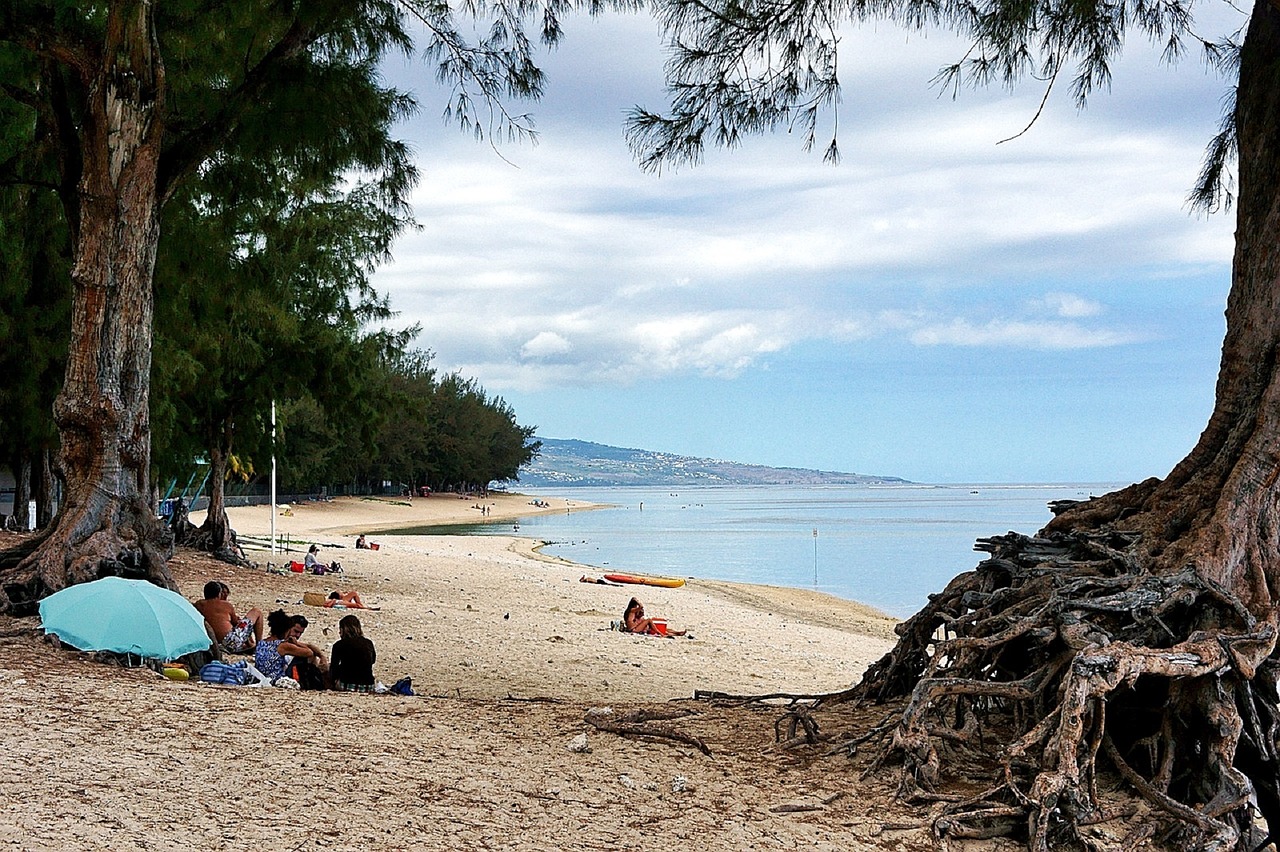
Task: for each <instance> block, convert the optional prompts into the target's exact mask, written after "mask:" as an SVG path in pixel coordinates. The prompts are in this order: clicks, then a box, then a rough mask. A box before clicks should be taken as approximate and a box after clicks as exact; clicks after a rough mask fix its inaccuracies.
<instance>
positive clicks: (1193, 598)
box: [780, 531, 1280, 852]
mask: <svg viewBox="0 0 1280 852" xmlns="http://www.w3.org/2000/svg"><path fill="white" fill-rule="evenodd" d="M1137 539H1138V537H1137V536H1136V535H1132V534H1123V533H1116V532H1079V531H1076V532H1053V533H1045V534H1042V535H1041V536H1037V537H1028V536H1022V535H1017V534H1014V533H1010V534H1008V535H1006V536H999V537H995V538H991V539H984V540H982V541H980V542H979V543H978V545H977V547H978V549H980V550H985V551H987V552H988V553H990V558H988V559H987V560H985V561H984V562H982V563H981V564H980V565H979V566H978V567H977V569H976V570H974V571H972V572H968V573H966V574H962V575H960V576H959V577H957V578H955V579H954V580H953V581H952V582H951V583H950V584H949V585H948V587H947V588H946V589H945V590H944V591H943V592H942V593H940V594H938V595H934V596H932V597H931V598H930V601H929V603H928V605H926V606H925V608H924V609H922V610H921V611H920V612H919V613H917V614H916V615H915V616H914V617H912V618H911V619H909V620H907V621H905V622H903V623H902V624H901V625H899V627H898V634H899V637H900V639H899V642H898V644H897V645H896V646H895V647H894V649H893V650H892V651H890V652H889V653H888V654H886V655H885V657H883V658H882V659H881V660H879V661H878V662H876V663H875V664H874V665H872V666H871V667H870V669H868V671H867V674H866V676H865V677H864V679H863V681H862V682H861V683H859V684H858V685H856V686H855V687H853V688H851V689H849V690H846V691H844V692H842V693H837V694H834V695H828V696H822V697H818V698H816V699H815V701H814V705H822V704H831V703H835V702H840V701H848V700H856V701H859V702H868V701H870V702H880V701H887V700H893V701H895V702H899V701H900V702H902V703H901V705H900V708H899V709H896V710H894V711H892V712H891V714H890V716H889V718H887V719H886V720H885V722H883V723H882V724H880V725H878V726H876V727H875V729H873V730H872V731H870V732H868V733H864V734H862V735H860V736H858V737H857V738H856V739H850V740H846V741H845V743H844V744H843V746H842V745H841V744H834V745H831V746H829V748H828V753H839V752H841V751H842V750H843V751H844V752H845V753H848V752H849V751H851V750H852V748H853V747H855V746H856V745H857V744H860V743H864V742H868V741H876V740H878V741H879V742H880V743H881V744H882V746H881V749H882V750H881V752H880V754H879V756H878V758H877V760H876V761H875V763H874V765H873V766H872V769H871V770H868V771H875V770H877V769H879V768H881V767H883V766H885V765H887V764H898V765H900V766H901V773H902V774H901V783H900V788H899V793H900V795H901V796H903V797H906V798H908V799H918V800H920V801H928V802H933V803H940V804H941V808H942V809H941V811H940V812H938V813H937V814H936V815H935V818H934V824H933V830H934V832H935V835H936V836H937V837H938V839H939V841H940V842H941V843H943V844H944V845H945V841H946V838H956V839H958V838H973V837H987V836H993V835H995V834H1012V835H1015V836H1018V837H1021V838H1022V839H1023V840H1025V842H1026V843H1027V844H1028V847H1029V848H1030V849H1032V850H1036V852H1047V850H1050V849H1059V848H1062V849H1066V848H1070V849H1076V848H1082V847H1083V848H1089V849H1104V848H1121V847H1122V846H1123V844H1122V843H1120V842H1119V841H1118V840H1116V838H1119V837H1127V838H1130V839H1132V838H1137V837H1146V838H1149V839H1150V841H1151V842H1153V843H1157V844H1160V845H1163V846H1165V847H1167V848H1187V849H1206V850H1223V852H1225V850H1240V852H1243V850H1246V849H1248V850H1253V849H1255V848H1257V847H1258V846H1259V845H1261V842H1262V840H1263V835H1265V834H1266V832H1263V831H1260V830H1259V829H1258V827H1257V822H1256V819H1255V818H1256V817H1257V816H1259V815H1261V816H1262V817H1263V818H1264V819H1265V821H1266V823H1267V824H1268V825H1269V826H1270V827H1271V829H1272V830H1273V831H1274V830H1276V829H1278V828H1280V761H1278V760H1277V743H1280V694H1278V691H1277V678H1278V673H1280V662H1278V661H1277V659H1276V655H1277V616H1276V614H1275V613H1266V614H1263V615H1262V616H1255V615H1254V614H1251V613H1250V612H1249V610H1248V609H1247V608H1246V607H1245V606H1244V605H1243V604H1242V603H1241V601H1240V600H1239V599H1237V598H1236V596H1235V595H1233V594H1232V593H1231V591H1230V590H1227V589H1224V588H1222V587H1220V586H1219V585H1217V584H1215V583H1214V582H1212V581H1210V580H1208V579H1206V578H1204V577H1202V576H1201V575H1200V574H1199V573H1197V571H1196V570H1195V569H1194V567H1192V566H1187V567H1185V568H1182V569H1181V570H1175V571H1166V572H1164V573H1152V572H1150V571H1148V570H1146V569H1145V568H1144V564H1145V562H1144V560H1142V559H1141V558H1139V556H1138V555H1136V554H1137V553H1138V552H1139V551H1138V549H1137V547H1135V544H1136V542H1137ZM784 721H786V720H784ZM780 724H781V723H780ZM1103 775H1105V776H1106V777H1108V778H1110V779H1112V780H1113V781H1114V783H1118V784H1120V785H1121V787H1122V788H1123V789H1125V790H1127V796H1128V801H1129V802H1130V803H1134V802H1136V801H1137V800H1141V801H1144V802H1145V803H1146V806H1145V807H1143V808H1142V811H1141V814H1140V815H1139V816H1137V817H1135V816H1133V814H1134V812H1135V811H1134V808H1133V807H1130V808H1129V809H1128V811H1127V813H1128V814H1129V818H1130V819H1131V820H1132V822H1131V823H1130V824H1128V825H1127V827H1126V828H1122V829H1121V830H1120V831H1119V832H1118V833H1115V832H1110V831H1109V832H1106V833H1103V834H1098V833H1094V832H1092V831H1091V827H1092V826H1096V825H1098V824H1099V823H1102V822H1105V821H1107V820H1113V819H1121V818H1123V816H1122V813H1124V812H1126V811H1124V809H1123V808H1119V809H1118V808H1117V807H1116V806H1115V803H1114V802H1112V801H1110V798H1109V797H1110V791H1107V787H1108V785H1107V784H1101V783H1100V776H1103ZM960 776H963V777H966V778H967V779H968V780H969V782H970V783H972V782H973V781H975V780H976V781H979V782H983V781H985V784H986V792H984V793H982V794H980V795H978V796H969V797H966V798H964V799H963V800H961V799H960V798H959V797H957V796H955V795H952V794H949V793H947V792H945V791H946V790H947V789H948V785H949V784H950V782H951V781H952V779H955V778H958V777H960ZM1100 789H1101V790H1104V791H1107V794H1106V795H1104V794H1103V793H1101V792H1100ZM1139 823H1141V824H1139Z"/></svg>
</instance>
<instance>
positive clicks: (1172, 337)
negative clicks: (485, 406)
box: [374, 7, 1240, 483]
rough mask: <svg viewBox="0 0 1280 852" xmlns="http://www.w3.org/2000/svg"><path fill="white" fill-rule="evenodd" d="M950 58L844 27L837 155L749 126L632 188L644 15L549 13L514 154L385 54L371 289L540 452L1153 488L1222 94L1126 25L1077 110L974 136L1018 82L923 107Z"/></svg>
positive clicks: (1186, 398)
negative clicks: (388, 126) (532, 98)
mask: <svg viewBox="0 0 1280 852" xmlns="http://www.w3.org/2000/svg"><path fill="white" fill-rule="evenodd" d="M1224 8H1225V7H1224ZM1227 14H1231V13H1229V12H1228V13H1227ZM1239 24H1240V21H1238V20H1234V19H1232V18H1222V19H1220V20H1216V21H1212V22H1209V23H1208V26H1211V27H1212V28H1213V29H1214V31H1213V32H1208V31H1206V32H1207V34H1209V35H1218V34H1222V33H1224V32H1226V31H1227V30H1229V29H1232V28H1234V27H1236V26H1239ZM963 52H964V45H963V44H962V43H961V42H960V41H958V40H956V39H955V38H954V37H951V36H949V35H946V34H941V33H920V32H912V33H908V32H905V31H901V30H897V29H894V28H891V27H888V26H883V25H881V26H877V27H867V28H863V29H860V30H852V31H850V32H848V33H846V34H845V35H844V37H843V38H842V42H841V82H842V87H843V101H842V103H841V105H840V107H839V112H838V115H837V116H836V120H838V129H839V140H840V146H841V150H842V155H843V159H842V162H841V164H839V165H837V166H832V165H830V164H827V163H824V162H823V161H822V158H821V156H820V153H806V152H805V151H803V150H802V145H801V140H799V139H798V138H796V136H795V135H790V134H787V133H785V132H779V133H776V134H773V135H770V136H764V137H756V138H751V139H748V140H746V142H745V144H743V145H742V146H741V147H740V148H737V149H735V150H731V151H723V150H708V152H707V156H706V157H705V160H704V162H702V163H701V164H699V165H697V166H694V167H682V168H679V169H675V170H671V169H668V170H665V171H664V172H663V173H662V174H661V175H654V174H650V173H646V172H644V171H642V170H641V169H640V168H639V167H638V165H637V164H636V161H635V159H634V158H633V156H632V155H631V153H630V152H629V151H628V149H627V146H626V142H625V139H624V120H625V117H626V114H627V111H628V110H629V109H631V108H632V107H633V106H635V105H637V104H639V105H642V106H645V107H647V108H650V109H659V108H661V107H662V106H663V105H664V103H665V100H664V90H663V84H662V65H663V60H664V52H663V50H662V44H661V41H660V38H659V34H658V31H657V28H656V26H655V25H654V24H653V22H652V21H650V20H649V19H648V18H646V17H643V16H621V15H614V16H606V17H602V18H596V19H589V18H581V19H574V20H571V21H569V22H568V25H567V26H566V38H565V40H564V42H563V43H562V45H561V46H560V48H559V49H558V50H557V51H556V52H555V53H554V54H552V55H549V56H546V57H545V60H546V61H545V65H544V68H545V70H546V71H547V75H548V80H547V94H546V96H545V97H544V98H543V99H542V100H541V101H539V102H536V103H534V104H531V105H525V106H522V109H527V110H528V111H529V112H530V113H531V114H532V115H533V116H534V118H535V120H536V123H537V129H538V132H539V139H538V141H537V143H536V144H528V143H509V142H506V141H503V142H502V143H501V144H496V145H495V144H490V142H489V140H485V141H481V142H477V141H475V140H474V139H473V138H472V137H471V136H469V135H466V134H463V133H460V132H459V131H458V130H457V128H456V127H454V126H452V125H449V124H446V123H445V121H444V120H443V119H442V116H441V113H442V110H443V108H444V105H445V93H443V92H442V91H441V90H440V89H439V88H438V87H436V86H435V85H434V84H433V83H432V82H431V77H430V74H429V71H427V70H426V66H425V65H423V64H422V63H421V61H417V62H403V61H393V62H390V63H387V64H386V66H384V73H385V75H386V76H387V79H388V81H389V82H390V83H392V84H394V85H396V86H397V87H399V88H404V89H409V90H412V91H413V93H414V94H415V96H416V97H417V98H418V100H419V102H420V105H421V108H420V110H419V112H418V114H417V115H416V116H415V117H414V118H413V119H411V120H407V121H405V122H403V123H402V124H401V125H400V127H399V128H398V132H399V134H400V136H401V137H402V138H403V139H405V140H406V141H408V142H409V143H410V144H411V145H412V147H413V150H414V152H415V157H416V160H417V163H418V167H419V169H420V171H421V182H420V184H419V186H418V187H417V189H416V190H415V192H414V194H413V197H412V204H413V209H414V214H415V217H416V219H417V220H418V222H419V224H420V226H421V227H420V228H419V229H418V230H416V231H415V232H413V233H411V234H406V235H404V236H402V237H401V238H400V239H399V241H398V243H397V245H396V247H395V249H394V259H393V260H392V261H391V262H389V263H387V264H385V265H384V266H383V267H382V268H381V269H380V270H379V271H378V272H377V274H376V275H375V277H374V286H375V287H376V288H377V289H378V290H379V291H380V292H383V293H385V294H387V295H388V296H389V297H390V300H391V304H392V307H393V308H394V309H396V310H397V311H399V314H398V316H397V318H396V322H397V323H398V324H399V325H402V326H404V325H409V324H411V323H419V324H421V326H422V333H421V335H420V336H419V338H418V340H417V342H416V345H418V346H419V347H421V348H425V349H430V350H431V351H432V352H434V353H435V361H434V363H435V365H436V367H437V368H438V369H440V370H441V371H453V370H457V371H459V372H461V373H463V374H464V375H467V376H471V377H474V378H476V379H477V380H478V381H479V382H480V383H481V384H482V385H483V386H484V387H485V389H486V390H487V391H489V392H490V393H491V394H493V395H496V396H501V397H502V398H503V399H505V400H506V401H507V402H508V403H510V404H511V406H512V407H513V409H514V410H515V412H516V416H517V420H518V421H519V422H520V423H521V424H522V425H529V426H536V427H537V431H538V434H539V435H540V436H543V437H552V438H578V439H582V440H587V441H595V442H599V443H603V444H611V445H615V446H623V447H633V448H641V449H649V450H661V451H666V452H673V453H679V454H684V455H691V456H701V457H710V458H718V459H727V460H732V461H738V462H747V463H754V464H765V465H773V466H782V467H802V468H816V469H821V470H834V471H843V472H856V473H865V474H877V475H887V476H899V477H903V478H906V479H910V480H913V481H917V482H937V483H948V482H1130V481H1136V480H1139V479H1143V478H1146V477H1148V476H1163V475H1165V474H1166V473H1168V471H1169V470H1170V469H1171V468H1172V467H1173V465H1174V464H1176V463H1177V462H1178V461H1179V460H1180V459H1181V458H1182V457H1183V456H1184V455H1185V454H1186V453H1187V452H1188V451H1189V450H1190V449H1191V447H1192V446H1193V444H1194V443H1195V440H1196V438H1197V437H1198V435H1199V433H1200V431H1201V429H1202V428H1203V426H1204V424H1205V423H1206V422H1207V419H1208V415H1209V412H1210V410H1211V408H1212V403H1213V387H1214V380H1215V376H1216V374H1217V366H1218V358H1219V353H1220V348H1221V343H1222V335H1223V331H1224V327H1225V326H1224V321H1223V310H1224V308H1225V300H1226V294H1227V290H1228V287H1229V279H1230V260H1231V253H1232V248H1233V240H1232V232H1233V229H1234V215H1233V214H1218V215H1215V216H1209V217H1206V216H1204V215H1199V214H1193V213H1192V212H1191V211H1190V210H1189V208H1188V206H1187V204H1186V201H1185V199H1186V196H1187V193H1188V190H1189V189H1190V187H1191V186H1192V184H1193V182H1194V181H1195V178H1196V175H1197V172H1198V169H1199V165H1200V161H1201V159H1202V157H1203V153H1204V148H1205V144H1206V143H1207V142H1208V140H1209V139H1210V137H1211V136H1212V135H1213V134H1214V133H1215V132H1216V130H1217V126H1218V123H1219V120H1220V115H1221V109H1222V98H1223V96H1224V94H1225V93H1226V90H1227V87H1226V84H1225V82H1224V81H1223V80H1222V79H1221V77H1219V76H1218V75H1216V74H1215V73H1214V72H1211V71H1209V70H1208V69H1207V68H1206V67H1205V66H1204V64H1203V63H1202V62H1201V61H1200V60H1199V58H1198V56H1196V55H1194V54H1193V55H1190V56H1188V57H1187V58H1185V59H1184V60H1182V61H1181V62H1180V63H1179V64H1178V65H1176V66H1173V67H1170V66H1169V65H1167V64H1162V63H1161V62H1160V61H1159V56H1158V50H1157V49H1155V48H1152V47H1150V46H1149V45H1148V44H1147V43H1146V42H1145V41H1144V40H1143V39H1142V38H1141V37H1140V36H1137V35H1133V34H1131V35H1130V37H1129V42H1128V44H1127V45H1126V53H1125V56H1124V57H1123V59H1122V60H1121V61H1120V62H1119V63H1117V65H1116V66H1115V69H1114V77H1113V82H1112V86H1111V89H1110V91H1109V92H1106V91H1103V92H1100V93H1097V94H1095V95H1094V96H1093V97H1092V98H1091V100H1090V102H1089V105H1088V107H1087V108H1086V109H1085V110H1083V111H1079V110H1077V108H1076V106H1075V104H1074V103H1073V102H1072V100H1071V98H1070V97H1069V95H1068V93H1067V91H1066V89H1065V86H1059V87H1058V88H1059V89H1060V90H1055V91H1054V92H1052V93H1051V96H1050V98H1049V101H1048V104H1047V106H1046V108H1045V110H1044V112H1043V114H1041V115H1040V117H1039V119H1038V120H1037V121H1036V122H1035V123H1034V125H1033V126H1032V127H1031V128H1030V130H1029V131H1028V132H1027V133H1025V134H1023V135H1022V136H1020V137H1018V138H1016V139H1014V140H1012V141H1007V142H1002V141H1001V140H1005V139H1007V138H1008V137H1010V136H1014V135H1015V134H1017V133H1018V132H1019V131H1020V130H1022V129H1023V128H1024V127H1025V126H1026V125H1027V124H1028V122H1030V121H1031V119H1032V117H1033V116H1035V114H1036V110H1037V108H1038V106H1039V103H1040V100H1041V97H1042V95H1043V90H1042V88H1041V86H1040V84H1038V83H1037V82H1036V81H1034V80H1032V81H1029V82H1028V83H1027V84H1024V85H1023V86H1022V87H1020V88H1018V89H1017V90H1015V91H1013V92H1010V91H1008V90H1006V89H1004V88H1001V87H995V88H991V89H980V90H969V89H965V90H962V91H961V92H960V93H959V95H958V96H957V97H954V98H953V97H952V96H951V95H950V94H949V93H940V92H939V91H938V90H937V89H936V88H934V87H932V86H931V85H930V80H931V78H932V77H933V75H934V74H935V73H936V71H937V70H938V68H939V67H941V66H942V65H943V64H945V63H947V62H949V61H954V60H955V59H957V58H958V57H959V56H961V55H962V54H963ZM825 119H826V121H827V124H826V126H827V127H828V128H830V126H831V125H830V120H831V119H832V116H830V115H828V116H826V117H825ZM828 132H829V129H828ZM820 138H821V137H820ZM819 148H821V144H820V145H819Z"/></svg>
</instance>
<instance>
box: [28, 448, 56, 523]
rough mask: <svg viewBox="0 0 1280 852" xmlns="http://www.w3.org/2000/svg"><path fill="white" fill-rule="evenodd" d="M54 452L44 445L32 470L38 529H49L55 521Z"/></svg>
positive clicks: (32, 488)
mask: <svg viewBox="0 0 1280 852" xmlns="http://www.w3.org/2000/svg"><path fill="white" fill-rule="evenodd" d="M52 455H53V453H52V452H51V451H50V450H49V448H48V447H42V448H41V449H40V454H39V463H38V464H37V465H36V467H35V469H34V470H33V471H32V474H33V475H32V486H31V496H32V499H34V500H35V501H36V529H41V530H42V529H47V528H48V526H49V525H50V524H51V523H53V500H54V479H53V464H52V459H51V458H50V457H51V456H52Z"/></svg>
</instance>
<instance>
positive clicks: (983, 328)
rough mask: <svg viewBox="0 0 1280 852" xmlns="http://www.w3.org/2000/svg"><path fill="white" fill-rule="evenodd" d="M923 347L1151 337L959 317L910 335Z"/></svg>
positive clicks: (1115, 342) (1117, 342)
mask: <svg viewBox="0 0 1280 852" xmlns="http://www.w3.org/2000/svg"><path fill="white" fill-rule="evenodd" d="M910 339H911V342H912V343H915V344H917V345H920V346H983V347H993V346H1001V347H1016V348H1020V349H1094V348H1098V347H1109V346H1123V345H1125V344H1131V343H1139V342H1142V341H1143V340H1146V339H1147V337H1146V336H1145V335H1142V334H1138V333H1135V332H1126V331H1116V330H1107V329H1090V328H1085V327H1083V326H1080V325H1077V324H1076V323H1064V324H1057V323H1050V322H1030V321H1018V320H991V321H989V322H986V323H982V324H980V325H979V324H975V323H972V322H970V321H969V320H965V319H956V320H952V321H950V322H948V323H944V324H939V325H927V326H923V327H921V328H918V329H916V330H915V331H913V332H912V333H911V335H910Z"/></svg>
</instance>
